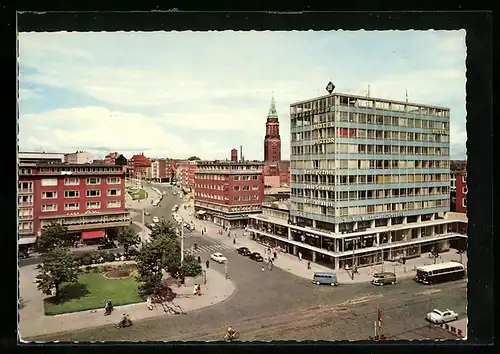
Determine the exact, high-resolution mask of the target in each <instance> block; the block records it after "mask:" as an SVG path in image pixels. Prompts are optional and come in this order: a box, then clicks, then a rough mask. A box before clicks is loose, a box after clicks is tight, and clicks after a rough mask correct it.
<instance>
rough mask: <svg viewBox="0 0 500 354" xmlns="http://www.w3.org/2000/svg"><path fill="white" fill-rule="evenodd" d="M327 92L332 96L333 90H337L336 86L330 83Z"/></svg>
mask: <svg viewBox="0 0 500 354" xmlns="http://www.w3.org/2000/svg"><path fill="white" fill-rule="evenodd" d="M326 90H327V91H328V93H329V94H330V95H331V94H332V92H333V90H335V85H334V84H333V83H332V82H331V81H330V82H329V83H328V85H326Z"/></svg>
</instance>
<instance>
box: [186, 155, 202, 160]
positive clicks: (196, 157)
mask: <svg viewBox="0 0 500 354" xmlns="http://www.w3.org/2000/svg"><path fill="white" fill-rule="evenodd" d="M200 160H201V159H200V158H199V157H198V156H191V157H189V158H188V161H200Z"/></svg>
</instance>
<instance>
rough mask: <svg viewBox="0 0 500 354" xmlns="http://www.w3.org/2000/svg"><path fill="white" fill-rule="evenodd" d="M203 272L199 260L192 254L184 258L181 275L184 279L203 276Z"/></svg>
mask: <svg viewBox="0 0 500 354" xmlns="http://www.w3.org/2000/svg"><path fill="white" fill-rule="evenodd" d="M202 271H203V270H202V268H201V264H200V263H198V260H197V259H196V258H194V256H193V255H192V254H188V255H187V256H186V257H184V261H183V262H182V265H181V268H180V273H181V275H182V276H183V277H195V276H197V275H199V274H201V272H202Z"/></svg>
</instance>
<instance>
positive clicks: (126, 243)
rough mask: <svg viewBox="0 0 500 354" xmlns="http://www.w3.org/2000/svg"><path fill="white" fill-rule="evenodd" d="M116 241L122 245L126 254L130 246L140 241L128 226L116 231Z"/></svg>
mask: <svg viewBox="0 0 500 354" xmlns="http://www.w3.org/2000/svg"><path fill="white" fill-rule="evenodd" d="M117 241H118V243H119V244H120V245H122V246H123V249H124V251H125V253H126V254H128V250H129V248H130V247H132V246H137V245H138V244H139V243H140V242H141V237H140V236H139V235H138V234H137V232H135V231H134V229H132V228H131V227H130V226H125V227H124V228H122V229H121V231H120V232H119V233H118V238H117Z"/></svg>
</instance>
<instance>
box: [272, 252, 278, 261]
mask: <svg viewBox="0 0 500 354" xmlns="http://www.w3.org/2000/svg"><path fill="white" fill-rule="evenodd" d="M276 258H278V253H277V252H276V251H274V258H273V260H274V259H276Z"/></svg>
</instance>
